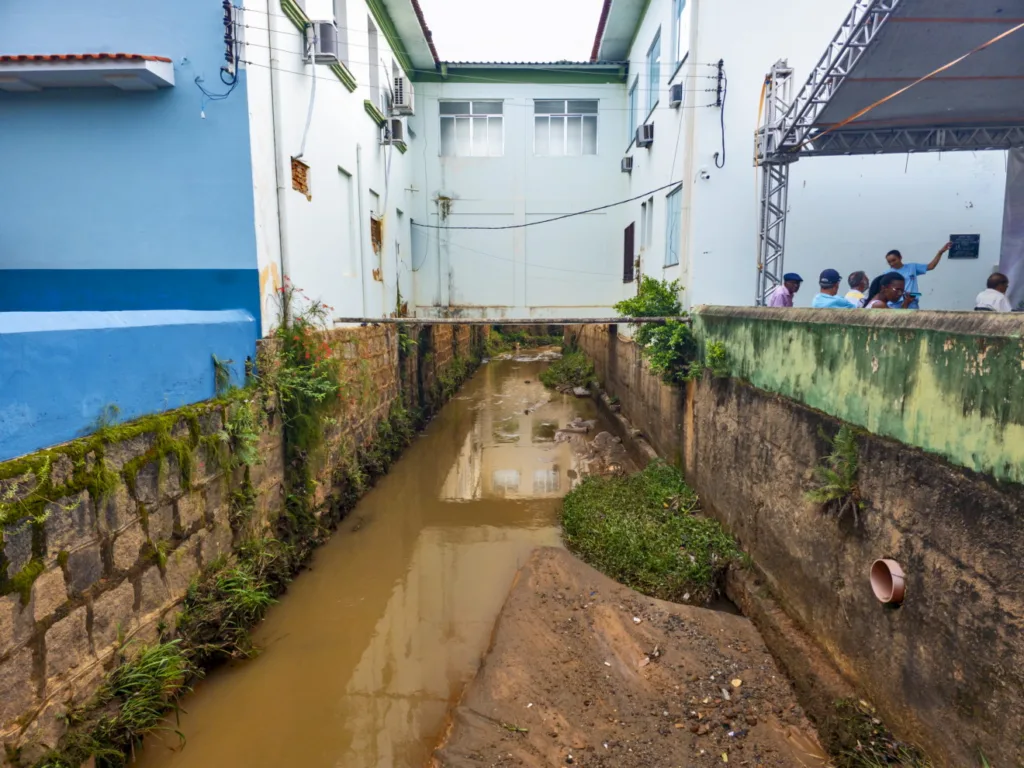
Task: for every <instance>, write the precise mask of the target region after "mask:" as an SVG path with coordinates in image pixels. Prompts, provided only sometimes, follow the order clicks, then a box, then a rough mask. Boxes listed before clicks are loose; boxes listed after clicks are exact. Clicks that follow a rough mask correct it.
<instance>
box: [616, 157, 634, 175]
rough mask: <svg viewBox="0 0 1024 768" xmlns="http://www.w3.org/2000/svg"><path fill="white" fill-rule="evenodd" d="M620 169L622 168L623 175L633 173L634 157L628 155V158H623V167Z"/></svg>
mask: <svg viewBox="0 0 1024 768" xmlns="http://www.w3.org/2000/svg"><path fill="white" fill-rule="evenodd" d="M619 167H620V168H621V170H622V172H623V173H632V172H633V156H632V155H627V156H626V157H624V158H622V165H620V166H619Z"/></svg>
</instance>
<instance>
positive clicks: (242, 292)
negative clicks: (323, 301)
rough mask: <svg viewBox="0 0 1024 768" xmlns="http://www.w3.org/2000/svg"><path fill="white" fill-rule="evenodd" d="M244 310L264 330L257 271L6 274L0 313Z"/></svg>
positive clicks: (1, 280)
mask: <svg viewBox="0 0 1024 768" xmlns="http://www.w3.org/2000/svg"><path fill="white" fill-rule="evenodd" d="M140 309H193V310H217V309H244V310H246V311H248V312H249V314H251V315H252V316H253V317H254V318H255V319H256V327H257V328H259V327H260V278H259V273H258V272H257V271H256V270H255V269H2V270H0V312H84V311H99V312H111V311H122V310H140Z"/></svg>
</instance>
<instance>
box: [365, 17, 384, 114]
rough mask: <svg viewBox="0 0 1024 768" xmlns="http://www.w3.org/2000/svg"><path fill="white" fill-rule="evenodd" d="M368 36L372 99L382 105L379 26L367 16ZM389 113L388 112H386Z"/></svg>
mask: <svg viewBox="0 0 1024 768" xmlns="http://www.w3.org/2000/svg"><path fill="white" fill-rule="evenodd" d="M366 37H367V42H368V43H369V52H368V53H367V56H368V57H369V60H370V62H369V63H370V101H372V102H373V103H374V104H376V105H377V106H378V107H380V61H379V59H380V54H379V53H378V52H377V27H375V26H374V25H373V19H371V18H370V17H369V16H367V17H366ZM384 114H385V115H387V113H386V112H385V113H384Z"/></svg>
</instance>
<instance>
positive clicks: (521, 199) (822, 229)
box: [246, 0, 1006, 328]
mask: <svg viewBox="0 0 1024 768" xmlns="http://www.w3.org/2000/svg"><path fill="white" fill-rule="evenodd" d="M297 2H298V0H246V14H247V17H248V23H249V28H248V29H247V39H246V62H247V63H246V66H247V67H248V82H249V88H248V98H249V110H250V115H251V117H252V119H251V120H250V133H251V136H250V140H251V147H252V162H253V168H254V171H253V173H254V189H255V196H256V197H255V199H256V210H257V247H258V253H259V265H260V276H261V291H262V295H263V302H264V313H263V316H264V326H265V328H266V327H268V326H269V325H270V324H272V322H273V316H274V313H273V312H272V311H271V307H270V306H269V304H270V303H271V302H273V301H274V299H273V298H272V296H273V288H274V287H275V286H277V285H279V282H280V277H281V275H282V274H284V273H287V274H288V275H289V276H290V278H291V280H292V281H293V282H294V283H295V284H296V285H299V286H302V287H304V288H305V289H306V291H307V293H309V294H310V295H312V296H315V297H318V298H320V299H322V300H323V301H325V302H326V303H328V304H330V305H332V306H334V307H335V308H336V311H337V314H340V315H344V316H371V317H372V316H380V315H382V314H388V313H390V312H392V311H394V309H395V307H396V303H397V302H398V299H399V294H400V295H401V298H402V301H408V302H409V307H408V309H409V311H410V313H411V314H416V315H421V316H429V315H436V314H449V313H451V314H462V315H467V316H470V315H471V316H481V317H537V318H544V317H559V316H582V315H590V316H600V315H607V314H609V313H610V306H611V305H612V304H613V303H615V302H616V301H618V300H619V299H621V298H623V297H624V296H627V295H630V294H631V293H633V292H634V291H635V290H636V282H635V278H636V277H637V276H638V275H641V274H643V275H652V276H654V277H657V278H666V279H677V278H678V279H679V280H680V281H681V283H682V284H683V286H684V294H683V299H684V303H685V304H687V305H696V304H704V303H708V304H751V303H753V299H754V293H755V280H756V252H757V220H758V211H759V209H758V198H757V177H756V170H755V168H754V166H753V162H752V158H753V134H754V130H755V128H756V127H757V123H758V110H759V105H760V102H761V89H762V83H763V82H764V76H765V73H766V72H767V70H768V68H769V67H770V66H771V64H772V63H773V62H774V61H776V60H777V59H779V58H783V57H784V58H787V59H788V60H789V63H790V65H791V66H793V67H794V69H795V71H796V80H797V81H798V83H799V82H802V81H803V79H805V77H806V75H807V74H808V73H809V72H810V70H811V68H812V66H813V65H814V63H815V62H816V61H817V59H818V57H819V56H820V54H821V52H822V50H823V49H824V47H825V46H826V45H827V43H828V41H829V40H830V39H831V37H832V35H833V34H834V32H835V30H836V29H837V28H838V27H839V25H840V23H841V22H842V20H843V18H844V17H845V15H846V14H847V13H848V11H849V8H850V0H814V1H813V2H812V0H788V2H786V3H785V4H784V5H785V8H784V9H783V10H779V9H776V10H774V11H773V12H772V13H766V12H765V9H764V4H763V3H758V2H755V0H732V2H730V3H721V2H718V3H714V2H711V1H710V0H651V2H649V3H645V2H641V1H640V0H606V2H605V5H604V8H603V10H602V14H601V17H600V19H599V20H598V19H595V22H598V21H599V24H598V27H599V29H598V33H597V36H596V40H595V43H594V51H593V61H591V62H582V63H571V62H554V63H496V62H490V63H488V62H484V63H445V62H442V61H439V60H438V57H437V55H436V52H435V51H434V49H433V45H432V43H431V41H430V34H429V31H428V30H427V27H426V25H425V21H424V19H423V15H422V13H421V12H420V9H419V6H418V4H417V3H416V2H415V0H369V1H368V2H364V0H333V2H332V0H305V2H304V3H303V4H302V5H303V6H304V7H301V8H300V6H299V5H298V4H297ZM309 19H314V20H319V19H324V20H332V21H336V25H337V30H338V38H339V48H338V51H339V58H340V62H339V63H338V64H336V65H331V64H314V63H310V62H308V61H306V60H304V56H303V50H304V46H306V45H307V41H306V39H305V38H304V37H303V35H302V34H301V31H300V28H303V27H304V26H305V22H306V21H307V20H309ZM259 27H263V29H259ZM325 36H326V37H330V32H329V31H328V32H326V33H325ZM719 62H721V66H719ZM314 75H315V77H314ZM396 76H397V77H399V78H400V80H401V82H402V84H403V85H405V86H409V85H411V87H412V89H414V97H413V108H414V114H412V115H409V116H408V117H406V118H403V119H404V120H405V125H404V128H403V131H404V133H405V135H404V139H405V142H404V143H402V144H385V143H382V128H381V125H380V123H381V121H383V120H384V119H385V118H386V117H389V116H390V115H391V114H392V112H390V111H389V109H390V107H391V98H392V93H391V90H392V89H393V88H394V87H395V78H396ZM314 83H315V84H316V91H315V93H314V88H313V86H314ZM673 86H681V87H680V88H679V89H677V90H679V91H681V92H680V93H677V94H675V95H676V96H678V103H676V102H675V101H673V99H672V98H671V97H672V88H673ZM261 115H262V116H263V117H262V118H261V117H260V116H261ZM307 116H309V118H308V120H307ZM307 122H308V129H307ZM641 126H653V141H652V142H651V143H650V144H649V146H646V147H642V146H638V144H637V140H636V139H637V128H638V127H641ZM647 130H648V131H651V130H652V129H650V128H648V129H647ZM303 146H304V151H303ZM300 152H301V161H302V162H303V163H304V164H305V165H306V166H308V171H306V172H307V173H308V184H309V190H308V191H309V197H308V198H307V196H306V195H305V194H304V193H303V192H300V191H296V190H295V189H293V184H292V158H294V157H296V156H297V155H299V154H300ZM275 157H276V162H275ZM624 158H630V160H628V161H626V162H631V163H632V170H631V172H626V171H625V170H624V169H623V162H624ZM1005 161H1006V158H1005V153H1004V152H987V153H985V152H980V153H947V154H928V155H914V156H913V157H907V156H898V157H895V156H879V157H850V158H816V159H814V160H810V161H805V162H801V163H798V164H796V165H794V166H793V171H792V177H791V188H792V192H791V195H790V209H791V213H790V222H789V237H788V240H789V243H788V250H787V262H786V269H787V271H795V272H799V273H801V274H802V275H803V277H804V278H805V280H807V281H808V284H807V286H806V287H805V289H804V292H803V293H801V294H800V295H799V296H798V297H797V302H796V303H797V305H807V304H809V301H810V297H811V295H812V294H813V292H814V291H813V286H814V284H815V281H816V279H817V275H818V273H819V272H820V271H821V270H823V269H825V268H835V269H838V270H839V271H840V272H841V273H843V274H847V273H849V272H852V271H854V270H857V269H863V270H865V271H867V272H868V274H869V275H876V274H879V273H880V272H881V271H883V270H885V269H886V265H885V261H884V255H885V253H886V252H887V251H888V250H889V249H891V248H899V249H900V250H901V251H903V253H904V255H905V257H906V259H907V260H908V261H911V260H912V261H928V260H930V259H931V257H932V256H933V255H934V253H935V252H936V250H937V249H938V248H939V247H940V246H941V245H942V244H943V243H944V242H945V241H946V240H947V239H948V236H949V235H950V234H952V233H957V232H970V233H980V234H981V243H982V245H981V258H980V259H978V260H973V261H961V262H944V263H943V264H942V265H941V266H940V267H939V269H938V271H936V272H934V273H932V274H931V275H929V276H927V277H925V278H923V279H922V280H921V287H922V290H923V293H924V297H923V299H922V304H923V305H924V306H926V307H929V308H942V309H969V308H971V306H972V305H973V298H974V295H975V294H976V293H977V292H978V291H979V290H980V289H981V287H983V284H984V280H985V277H986V276H987V274H988V273H989V272H991V271H992V269H994V267H995V265H996V264H997V263H998V260H999V244H1000V240H1001V232H1000V229H1001V219H1002V215H1003V195H1004V187H1005V176H1006V172H1005ZM298 170H299V172H300V173H301V172H302V171H303V170H304V169H303V168H302V167H299V168H298ZM300 186H301V185H300ZM633 198H635V199H633ZM623 200H630V202H627V203H624V204H622V205H618V206H612V207H605V206H607V205H608V204H610V203H615V202H619V201H623ZM594 208H599V209H600V210H596V211H592V212H589V213H586V214H583V215H578V216H571V217H568V218H564V219H561V220H559V221H555V222H550V223H538V222H541V221H544V220H546V219H551V218H556V217H559V216H564V215H565V214H571V213H576V212H580V211H585V210H589V209H594ZM378 235H379V236H378Z"/></svg>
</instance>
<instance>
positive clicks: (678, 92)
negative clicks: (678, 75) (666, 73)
mask: <svg viewBox="0 0 1024 768" xmlns="http://www.w3.org/2000/svg"><path fill="white" fill-rule="evenodd" d="M682 103H683V84H682V83H676V84H675V85H670V86H669V88H668V105H669V106H670V107H673V108H674V107H678V106H680V105H681V104H682Z"/></svg>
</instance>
